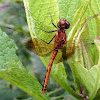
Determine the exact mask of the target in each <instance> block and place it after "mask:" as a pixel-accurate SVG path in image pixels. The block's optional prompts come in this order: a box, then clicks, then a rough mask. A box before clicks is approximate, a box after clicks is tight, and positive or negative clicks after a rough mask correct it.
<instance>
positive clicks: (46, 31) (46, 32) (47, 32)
mask: <svg viewBox="0 0 100 100" xmlns="http://www.w3.org/2000/svg"><path fill="white" fill-rule="evenodd" d="M37 29H39V30H42V31H44V32H46V33H53V32H56V31H57V30H53V31H46V30H43V29H40V28H37Z"/></svg>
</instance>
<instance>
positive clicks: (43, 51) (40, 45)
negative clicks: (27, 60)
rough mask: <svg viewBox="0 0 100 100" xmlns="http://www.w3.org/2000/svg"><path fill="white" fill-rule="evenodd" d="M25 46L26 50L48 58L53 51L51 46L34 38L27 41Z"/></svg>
mask: <svg viewBox="0 0 100 100" xmlns="http://www.w3.org/2000/svg"><path fill="white" fill-rule="evenodd" d="M25 44H26V48H28V49H29V50H30V51H32V52H34V53H35V54H37V55H39V56H44V57H45V56H48V55H49V54H50V53H51V52H52V50H53V45H52V44H47V43H45V42H44V41H42V40H38V39H36V38H34V39H30V40H28V41H27V42H26V43H25Z"/></svg>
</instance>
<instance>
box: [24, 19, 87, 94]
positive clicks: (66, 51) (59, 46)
mask: <svg viewBox="0 0 100 100" xmlns="http://www.w3.org/2000/svg"><path fill="white" fill-rule="evenodd" d="M53 25H54V24H53ZM54 27H56V26H55V25H54ZM69 27H70V23H69V22H68V21H67V20H66V19H61V20H60V21H59V22H58V24H57V27H56V28H57V30H56V31H57V32H56V34H55V35H54V37H53V38H52V39H51V41H52V40H53V39H54V44H53V45H51V44H50V43H51V41H50V42H49V43H46V42H44V41H42V40H38V39H35V38H34V39H31V40H28V41H27V42H26V47H27V48H28V49H29V50H31V51H32V52H34V53H36V54H37V55H39V56H47V55H48V54H50V53H51V52H52V54H51V59H50V62H49V66H48V69H47V73H46V77H45V80H44V84H43V89H42V94H44V93H45V92H46V89H47V85H48V81H49V77H50V72H51V68H52V64H53V63H54V60H55V63H59V62H61V61H63V60H65V59H68V58H70V57H71V56H72V55H73V54H74V52H75V49H76V46H75V45H74V43H72V42H70V41H67V40H66V38H67V37H66V32H65V31H66V30H67V29H68V28H69ZM43 31H44V30H43ZM52 32H53V31H52ZM84 41H85V40H84ZM86 41H87V40H86ZM79 43H80V41H79ZM66 44H67V45H73V46H67V48H66V47H65V45H66ZM37 46H38V47H37ZM43 48H44V49H43ZM59 50H61V51H62V55H61V57H60V56H59Z"/></svg>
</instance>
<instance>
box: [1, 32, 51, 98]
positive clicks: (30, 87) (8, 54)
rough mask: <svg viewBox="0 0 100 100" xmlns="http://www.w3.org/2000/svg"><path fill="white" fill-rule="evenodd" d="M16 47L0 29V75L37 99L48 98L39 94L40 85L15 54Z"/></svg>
mask: <svg viewBox="0 0 100 100" xmlns="http://www.w3.org/2000/svg"><path fill="white" fill-rule="evenodd" d="M16 50H17V47H16V45H15V43H14V41H13V40H11V39H10V38H9V37H8V36H7V35H6V33H4V32H2V31H1V30H0V77H1V78H3V79H5V80H8V81H9V82H11V83H12V84H14V85H16V86H17V87H19V88H21V89H22V90H24V91H25V92H27V93H28V94H29V95H31V96H33V97H34V98H36V99H38V100H48V99H49V98H48V97H47V96H46V95H45V96H43V95H42V94H41V89H42V86H41V85H40V83H39V82H38V80H37V79H36V78H35V77H34V76H32V75H31V74H29V73H28V72H27V70H26V69H25V68H24V66H23V65H22V63H21V62H20V60H19V59H18V57H17V55H16Z"/></svg>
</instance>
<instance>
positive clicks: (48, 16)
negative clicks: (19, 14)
mask: <svg viewBox="0 0 100 100" xmlns="http://www.w3.org/2000/svg"><path fill="white" fill-rule="evenodd" d="M89 3H90V2H89V1H88V0H83V1H82V2H81V1H80V0H79V1H78V0H77V1H76V0H59V1H56V0H48V1H46V0H42V1H41V0H33V1H31V0H24V5H25V10H26V15H27V21H28V25H29V29H30V33H31V36H32V38H33V40H34V38H38V39H42V40H44V41H46V42H49V41H50V40H51V39H52V37H53V36H54V33H51V34H49V33H46V32H44V31H43V30H45V31H52V30H55V29H56V28H55V27H54V26H53V25H52V21H51V20H53V22H54V24H55V25H57V22H58V21H59V16H60V18H64V19H67V20H68V21H70V22H71V25H72V26H71V28H72V29H69V31H70V30H71V31H70V32H69V31H68V32H69V34H68V40H72V39H73V38H74V40H75V39H77V38H78V39H80V38H83V39H84V38H86V39H88V38H89V39H91V38H92V39H93V38H94V37H96V35H95V33H96V29H97V26H96V24H94V25H91V24H88V23H86V25H84V26H83V27H84V28H83V27H81V26H82V23H83V22H85V20H86V19H87V18H89V17H91V16H93V15H94V13H92V10H91V9H89ZM88 10H89V11H88ZM98 21H99V19H98ZM91 22H92V23H96V20H95V19H94V20H92V21H91ZM97 23H98V22H97ZM85 26H86V27H85ZM98 27H99V24H98ZM80 28H83V30H80V32H78V34H77V31H78V29H80ZM41 29H42V30H41ZM98 29H99V28H98ZM90 33H91V34H92V33H93V34H92V36H91V34H90ZM91 48H92V47H91ZM79 52H81V51H79ZM79 52H78V51H77V50H76V53H75V55H76V57H75V59H73V58H74V57H72V58H71V59H69V60H68V62H69V65H70V67H71V69H72V72H73V76H74V78H75V81H76V82H77V83H80V84H82V85H83V86H84V87H85V88H86V89H87V90H88V91H89V92H91V90H92V89H93V87H94V81H95V80H96V75H97V74H96V73H97V62H95V61H94V57H93V55H91V52H92V53H93V52H96V49H94V50H92V51H91V50H90V49H89V52H87V51H86V48H85V47H84V50H83V51H82V52H83V53H82V52H81V54H80V57H79V58H80V59H79V58H78V53H79ZM84 52H85V53H84ZM88 54H90V56H88ZM85 56H86V59H85ZM91 56H92V58H90V57H91ZM95 56H96V55H95ZM77 58H78V60H77ZM83 58H84V59H85V64H86V66H85V64H84V59H83ZM90 59H92V62H93V63H92V62H90ZM41 60H42V61H43V63H44V65H45V66H46V67H48V64H49V60H50V56H48V57H45V58H44V57H41ZM80 60H81V62H79V61H80ZM86 60H87V61H86ZM97 60H98V57H97V59H96V61H97ZM88 61H89V62H88ZM94 64H95V65H94ZM51 74H52V75H53V77H54V78H55V79H56V80H57V82H58V83H59V84H60V85H61V86H62V87H63V88H64V89H65V90H67V91H68V92H69V93H70V94H72V95H73V96H75V97H77V98H79V96H78V95H77V94H76V93H75V92H74V91H73V90H72V89H71V87H70V86H69V84H68V80H67V75H66V72H65V68H64V66H63V63H58V64H53V67H52V71H51ZM89 84H90V85H89Z"/></svg>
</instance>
